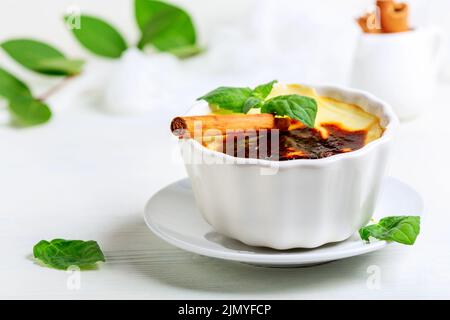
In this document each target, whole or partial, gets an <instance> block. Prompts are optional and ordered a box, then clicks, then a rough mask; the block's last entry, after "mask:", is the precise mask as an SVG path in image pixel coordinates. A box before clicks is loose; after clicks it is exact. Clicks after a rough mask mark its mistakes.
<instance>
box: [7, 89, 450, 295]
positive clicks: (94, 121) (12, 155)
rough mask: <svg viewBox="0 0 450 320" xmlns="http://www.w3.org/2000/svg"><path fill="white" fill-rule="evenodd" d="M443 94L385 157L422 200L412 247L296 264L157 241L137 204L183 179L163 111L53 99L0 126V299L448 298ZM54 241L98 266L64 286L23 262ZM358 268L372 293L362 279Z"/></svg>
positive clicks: (449, 108)
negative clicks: (89, 253) (25, 121)
mask: <svg viewBox="0 0 450 320" xmlns="http://www.w3.org/2000/svg"><path fill="white" fill-rule="evenodd" d="M66 90H70V88H67V89H66ZM449 90H450V86H444V85H441V86H440V88H439V91H438V92H437V95H436V99H435V101H433V102H431V101H430V103H429V105H427V106H425V108H426V109H428V112H427V113H425V114H424V115H423V116H422V117H421V118H419V119H417V120H415V121H412V122H408V123H404V124H403V125H402V127H401V131H400V134H399V136H398V139H397V144H396V150H395V153H394V156H393V159H392V165H391V170H390V172H391V175H393V176H395V177H397V178H399V179H401V180H403V181H405V182H407V183H408V184H410V185H412V186H413V187H414V188H416V189H417V190H419V191H420V192H421V193H422V195H423V197H424V199H425V203H426V219H424V221H423V224H422V233H421V235H420V238H419V239H418V241H417V243H416V245H414V246H413V247H407V246H400V245H392V246H390V247H388V248H386V249H384V250H381V251H378V252H375V253H371V254H367V255H364V256H359V257H354V258H349V259H345V260H341V261H336V262H332V263H329V264H325V265H321V266H316V267H312V268H303V269H271V268H260V267H253V266H249V265H244V264H239V263H231V262H225V261H221V260H215V259H210V258H206V257H201V256H197V255H195V254H191V253H188V252H184V251H182V250H179V249H177V248H175V247H173V246H171V245H168V244H166V243H164V242H163V241H161V240H159V239H158V238H157V237H156V236H154V235H153V234H152V233H151V232H150V231H149V230H148V229H147V227H146V225H145V224H144V221H143V218H142V214H143V207H144V205H145V203H146V201H147V200H148V199H149V197H150V196H151V195H152V194H153V193H155V192H156V191H157V190H159V189H160V188H162V187H163V186H165V185H167V184H169V183H171V182H173V181H175V180H177V179H180V178H182V177H184V176H185V172H184V168H183V165H182V164H181V163H179V162H176V161H174V157H173V153H174V147H175V145H176V143H175V141H174V140H173V138H172V137H171V136H170V133H169V130H168V121H169V119H170V115H169V114H167V113H166V114H162V115H161V114H158V113H156V112H155V113H151V114H148V115H146V116H145V117H115V116H110V115H107V114H105V113H102V112H99V111H97V110H96V109H95V106H94V104H95V103H94V102H93V101H90V100H88V99H81V98H80V97H78V98H76V99H75V98H74V97H73V96H70V95H69V96H68V94H67V92H66V93H65V96H64V97H61V96H55V97H54V99H53V101H52V102H53V104H54V105H57V106H58V107H57V108H56V107H55V109H56V110H55V117H54V119H53V120H52V121H51V122H50V123H49V124H47V125H44V126H41V127H37V128H30V129H15V128H10V127H8V126H5V125H1V126H0V150H1V156H0V255H1V258H0V261H1V263H0V298H58V299H88V298H94V299H105V298H112V299H119V298H125V299H129V298H132V299H141V298H151V299H164V298H176V299H200V298H204V299H221V298H234V299H241V298H242V299H244V298H255V299H260V298H261V299H266V298H270V299H272V298H273V299H311V298H362V299H365V298H374V299H381V298H387V299H389V298H450V273H449V272H448V270H449V266H450V250H449V245H450V232H448V231H449V228H450V205H449V202H448V201H449V196H450V183H449V182H450V160H449V156H450V151H449V150H450V145H449V137H450V125H449V119H450V104H449V103H448V93H449ZM405 94H407V93H405ZM444 98H446V99H447V100H444ZM175 153H176V151H175ZM175 158H176V157H175ZM392 214H393V215H394V214H395V212H393V213H392ZM57 237H59V238H67V239H83V240H88V239H93V240H97V241H98V242H99V244H100V246H101V247H102V248H103V249H104V252H105V254H106V258H107V263H105V264H101V265H100V267H99V268H98V269H97V270H92V271H83V272H82V273H81V275H80V287H79V288H78V289H77V286H75V287H74V286H70V285H69V286H68V285H67V283H68V281H69V283H72V282H71V281H73V275H71V274H68V273H66V272H64V271H58V270H53V269H50V268H45V267H41V266H39V265H37V264H36V263H35V262H33V260H32V259H31V253H32V247H33V245H34V244H35V243H36V242H38V241H39V240H41V239H48V240H50V239H53V238H57ZM370 266H376V267H375V268H376V269H377V270H379V271H380V276H381V278H380V288H378V289H376V288H373V287H371V286H368V285H367V281H368V278H369V277H370V276H371V274H370V273H368V269H369V271H370V270H372V269H371V268H370ZM372 268H373V267H372ZM378 268H379V269H378Z"/></svg>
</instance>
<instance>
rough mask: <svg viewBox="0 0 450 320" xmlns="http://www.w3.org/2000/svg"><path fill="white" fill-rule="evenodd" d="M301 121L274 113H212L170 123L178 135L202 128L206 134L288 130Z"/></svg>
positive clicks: (171, 128) (177, 118)
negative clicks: (280, 116) (277, 115)
mask: <svg viewBox="0 0 450 320" xmlns="http://www.w3.org/2000/svg"><path fill="white" fill-rule="evenodd" d="M298 123H299V121H296V120H292V119H290V118H279V117H275V116H274V115H272V114H267V113H262V114H227V115H218V114H210V115H204V116H186V117H176V118H174V119H173V120H172V122H171V124H170V130H171V131H172V133H173V134H174V135H176V136H180V137H181V136H185V135H187V134H189V136H190V137H193V136H194V131H195V130H199V129H200V130H201V132H202V133H201V134H202V135H204V136H210V135H217V134H226V133H227V131H237V130H244V131H246V130H256V131H258V130H262V129H266V130H270V129H279V130H288V129H289V127H290V126H291V125H296V126H298Z"/></svg>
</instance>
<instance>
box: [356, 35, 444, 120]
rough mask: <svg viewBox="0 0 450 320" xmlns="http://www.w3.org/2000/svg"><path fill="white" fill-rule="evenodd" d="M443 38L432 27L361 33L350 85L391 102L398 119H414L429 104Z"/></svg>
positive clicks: (440, 55)
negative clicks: (393, 31) (383, 32)
mask: <svg viewBox="0 0 450 320" xmlns="http://www.w3.org/2000/svg"><path fill="white" fill-rule="evenodd" d="M444 39H445V38H444V35H443V33H442V32H441V31H440V29H437V28H434V27H430V28H418V29H415V30H411V31H407V32H400V33H387V34H361V36H360V38H359V41H358V44H357V47H356V52H355V57H354V61H353V69H352V76H351V84H352V86H353V87H355V88H359V89H362V90H366V91H369V92H371V93H373V94H375V95H376V96H378V97H380V98H382V99H384V100H385V101H386V102H388V103H390V104H391V105H392V107H393V108H394V111H395V112H396V113H397V116H398V117H399V118H401V119H408V118H413V117H415V116H417V115H419V114H420V112H421V111H423V110H424V109H425V108H429V107H430V105H431V104H432V102H431V101H432V97H433V91H434V88H435V85H436V74H437V71H438V66H439V62H440V60H441V57H442V53H443V52H442V51H443V47H444V46H443V42H444Z"/></svg>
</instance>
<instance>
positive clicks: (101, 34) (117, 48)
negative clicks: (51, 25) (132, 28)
mask: <svg viewBox="0 0 450 320" xmlns="http://www.w3.org/2000/svg"><path fill="white" fill-rule="evenodd" d="M64 19H65V21H66V22H67V21H68V20H69V19H70V17H69V16H66V17H64ZM71 31H72V33H73V35H74V36H75V38H76V39H77V40H78V41H79V42H80V43H81V45H83V46H84V47H85V48H86V49H87V50H89V51H90V52H92V53H94V54H97V55H99V56H102V57H107V58H119V57H120V56H121V55H122V53H123V52H124V51H125V50H126V49H127V47H128V46H127V44H126V42H125V40H124V38H123V37H122V35H121V34H120V33H119V32H118V31H117V30H116V29H115V28H114V27H113V26H111V25H110V24H109V23H107V22H106V21H103V20H101V19H99V18H96V17H92V16H87V15H81V16H80V28H79V29H77V28H72V29H71Z"/></svg>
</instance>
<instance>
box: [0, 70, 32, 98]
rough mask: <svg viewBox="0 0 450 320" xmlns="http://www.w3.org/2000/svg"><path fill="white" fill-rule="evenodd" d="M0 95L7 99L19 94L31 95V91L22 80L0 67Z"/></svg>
mask: <svg viewBox="0 0 450 320" xmlns="http://www.w3.org/2000/svg"><path fill="white" fill-rule="evenodd" d="M0 96H1V97H3V98H5V99H7V100H11V99H13V98H15V97H18V96H29V97H31V91H30V89H29V88H28V87H27V85H26V84H25V83H23V82H22V81H21V80H19V79H17V78H16V77H15V76H13V75H12V74H11V73H9V72H8V71H6V70H4V69H2V68H0Z"/></svg>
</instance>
